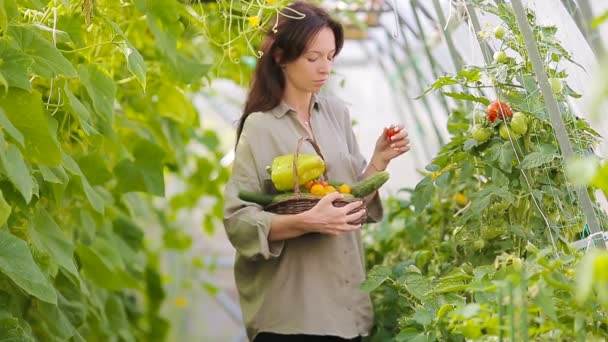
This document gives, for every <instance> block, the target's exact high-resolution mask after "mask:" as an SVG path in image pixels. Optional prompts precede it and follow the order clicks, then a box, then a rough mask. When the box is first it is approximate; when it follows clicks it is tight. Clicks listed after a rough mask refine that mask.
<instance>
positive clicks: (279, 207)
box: [264, 137, 367, 225]
mask: <svg viewBox="0 0 608 342" xmlns="http://www.w3.org/2000/svg"><path fill="white" fill-rule="evenodd" d="M305 141H308V142H310V144H311V145H312V146H313V147H314V148H315V151H316V152H317V154H318V155H319V157H321V159H322V160H323V161H325V158H323V154H321V150H320V149H319V146H318V145H317V144H316V143H315V142H314V140H312V139H310V138H308V137H303V138H300V140H298V145H297V147H296V151H295V153H294V158H293V179H294V185H293V192H294V194H295V196H294V198H292V199H289V200H286V201H282V202H280V203H274V204H270V205H268V206H266V207H265V208H264V210H266V211H269V212H272V213H275V214H299V213H302V212H304V211H307V210H309V209H311V208H312V207H314V206H315V205H316V204H317V203H318V202H319V200H320V199H321V198H320V197H319V198H311V197H310V196H305V195H304V194H302V192H301V191H300V184H299V182H298V168H297V160H298V155H299V153H300V149H301V148H302V144H303V143H304V142H305ZM323 178H324V180H327V169H325V171H324V172H323ZM306 195H308V194H306ZM356 201H361V202H362V203H363V204H361V206H359V207H357V208H355V209H353V210H352V211H350V212H349V214H352V213H356V212H358V211H359V210H364V209H365V202H363V200H362V199H361V198H351V199H338V200H335V201H334V202H333V204H334V207H343V206H345V205H347V204H349V203H351V202H356ZM366 220H367V212H366V213H364V214H363V215H362V216H361V218H359V219H358V220H355V221H352V222H349V223H350V224H353V225H357V224H363V223H365V221H366Z"/></svg>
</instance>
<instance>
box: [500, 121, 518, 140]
mask: <svg viewBox="0 0 608 342" xmlns="http://www.w3.org/2000/svg"><path fill="white" fill-rule="evenodd" d="M498 133H500V137H501V138H503V139H504V140H509V133H511V139H513V140H516V139H518V138H519V135H518V134H516V133H515V132H514V131H513V130H512V129H511V130H509V127H508V126H507V124H502V125H500V128H499V129H498Z"/></svg>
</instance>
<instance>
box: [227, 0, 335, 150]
mask: <svg viewBox="0 0 608 342" xmlns="http://www.w3.org/2000/svg"><path fill="white" fill-rule="evenodd" d="M300 14H303V15H304V16H303V17H300ZM271 22H272V23H274V22H275V21H274V20H272V21H271ZM325 27H328V28H330V29H331V30H332V31H333V33H334V37H335V40H336V53H335V55H338V53H339V52H340V50H341V49H342V45H343V44H344V31H343V29H342V25H341V24H340V23H339V22H338V21H336V20H334V19H333V18H331V16H330V15H329V14H328V13H327V12H326V11H325V10H323V9H321V8H319V7H318V6H316V5H313V4H311V3H308V2H305V1H296V2H294V3H292V4H290V5H289V6H287V8H285V9H283V10H282V11H281V14H280V15H279V19H278V23H277V26H276V29H275V30H272V29H270V30H268V32H267V33H266V37H265V38H264V42H263V43H262V49H261V50H262V52H263V54H262V57H260V59H259V60H258V62H257V64H256V66H255V70H254V73H253V77H252V83H251V88H250V90H249V94H248V95H247V100H246V101H245V108H244V110H243V115H242V116H241V118H240V120H239V124H238V128H237V131H236V142H237V144H238V141H239V138H240V136H241V132H242V131H243V126H244V125H245V120H246V119H247V117H248V116H249V114H251V113H254V112H264V111H268V110H271V109H273V108H274V107H276V106H278V105H279V103H281V99H282V98H283V92H284V90H285V75H284V74H283V70H282V69H281V64H285V63H289V62H293V61H295V60H296V59H298V57H300V56H301V55H302V53H304V49H305V48H306V46H307V45H308V43H309V42H310V40H311V39H312V38H313V37H314V36H315V35H316V34H317V33H319V31H321V30H322V29H323V28H325ZM277 52H278V53H279V56H280V57H279V58H280V60H279V61H278V62H277V60H276V59H275V58H276V54H277Z"/></svg>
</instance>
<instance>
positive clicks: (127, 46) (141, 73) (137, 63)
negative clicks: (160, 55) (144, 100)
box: [104, 18, 146, 91]
mask: <svg viewBox="0 0 608 342" xmlns="http://www.w3.org/2000/svg"><path fill="white" fill-rule="evenodd" d="M104 19H106V21H107V22H109V23H110V25H111V26H112V28H113V29H114V33H115V34H117V35H118V36H119V37H121V38H122V39H123V40H122V41H117V39H114V42H115V44H116V45H117V46H118V49H119V50H120V51H121V52H122V54H123V55H125V58H126V59H127V68H128V69H129V71H130V72H131V73H132V74H133V75H134V76H135V77H136V78H137V81H139V84H141V87H142V88H143V90H144V91H146V62H145V61H144V58H143V57H142V56H141V54H140V53H139V51H137V49H136V48H135V47H134V46H133V44H131V42H130V41H129V39H127V36H126V35H125V34H124V32H123V31H122V30H121V29H120V27H118V25H116V23H115V22H113V21H111V20H110V19H108V18H104Z"/></svg>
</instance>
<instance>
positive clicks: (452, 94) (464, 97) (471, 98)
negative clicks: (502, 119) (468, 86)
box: [441, 92, 490, 106]
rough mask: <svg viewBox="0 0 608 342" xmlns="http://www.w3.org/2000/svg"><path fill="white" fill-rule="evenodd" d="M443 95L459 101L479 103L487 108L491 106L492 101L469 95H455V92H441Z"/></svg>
mask: <svg viewBox="0 0 608 342" xmlns="http://www.w3.org/2000/svg"><path fill="white" fill-rule="evenodd" d="M441 93H442V94H443V95H445V96H449V97H452V98H455V99H459V100H467V101H473V102H479V103H481V104H483V105H486V106H487V105H489V104H490V100H488V99H486V98H485V97H477V96H474V95H471V94H467V93H455V92H441Z"/></svg>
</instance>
